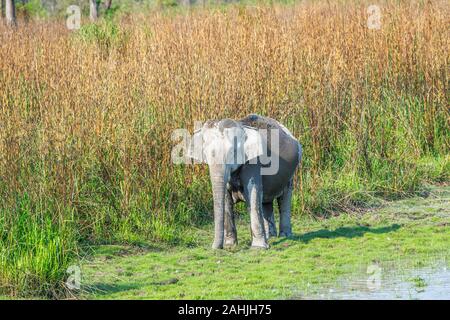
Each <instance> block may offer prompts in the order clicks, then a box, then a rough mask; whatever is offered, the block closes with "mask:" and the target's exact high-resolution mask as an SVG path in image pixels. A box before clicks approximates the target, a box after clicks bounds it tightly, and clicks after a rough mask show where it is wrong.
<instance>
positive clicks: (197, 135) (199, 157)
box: [187, 129, 206, 163]
mask: <svg viewBox="0 0 450 320" xmlns="http://www.w3.org/2000/svg"><path fill="white" fill-rule="evenodd" d="M187 156H188V157H189V158H192V159H194V160H195V161H197V162H198V163H202V162H203V163H205V162H206V159H205V157H203V133H202V130H201V129H199V130H195V131H194V136H193V137H192V139H191V142H190V143H189V146H188V150H187Z"/></svg>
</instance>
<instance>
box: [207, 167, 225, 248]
mask: <svg viewBox="0 0 450 320" xmlns="http://www.w3.org/2000/svg"><path fill="white" fill-rule="evenodd" d="M209 173H210V177H211V185H212V192H213V199H214V242H213V245H212V247H213V248H214V249H221V248H223V241H224V211H225V189H226V184H227V182H228V176H229V173H228V170H227V168H226V166H224V165H210V167H209Z"/></svg>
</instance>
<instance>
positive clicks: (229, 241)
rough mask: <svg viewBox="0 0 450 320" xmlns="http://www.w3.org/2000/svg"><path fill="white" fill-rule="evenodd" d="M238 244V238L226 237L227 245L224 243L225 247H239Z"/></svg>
mask: <svg viewBox="0 0 450 320" xmlns="http://www.w3.org/2000/svg"><path fill="white" fill-rule="evenodd" d="M237 244H238V242H237V239H236V238H232V237H230V238H227V237H225V243H224V247H235V246H237Z"/></svg>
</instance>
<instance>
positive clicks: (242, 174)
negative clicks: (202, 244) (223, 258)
mask: <svg viewBox="0 0 450 320" xmlns="http://www.w3.org/2000/svg"><path fill="white" fill-rule="evenodd" d="M269 132H270V135H269ZM269 136H270V139H269ZM187 156H188V158H192V159H194V160H196V161H197V163H206V164H208V166H209V174H210V180H211V184H212V192H213V202H214V242H213V244H212V247H213V248H214V249H223V248H224V247H229V246H235V245H237V232H236V226H235V219H234V205H235V204H236V203H238V202H240V201H244V202H245V203H246V206H247V210H248V211H249V214H250V221H251V235H252V243H251V246H252V248H266V249H267V248H268V247H269V246H268V238H269V237H272V236H277V230H276V225H275V219H274V214H273V203H274V201H275V200H277V203H278V206H279V211H280V222H279V236H280V237H289V236H290V235H291V234H292V227H291V198H292V189H293V182H292V181H293V177H294V174H295V171H296V169H297V167H298V166H299V164H300V162H301V159H302V145H301V144H300V143H299V142H298V141H297V139H295V138H294V136H293V135H292V134H291V133H290V132H289V130H288V129H287V128H286V127H284V126H283V125H282V124H280V123H279V122H277V121H276V120H274V119H271V118H268V117H263V116H260V115H257V114H251V115H249V116H247V117H245V118H243V119H240V120H232V119H228V118H227V119H221V120H208V121H207V122H205V124H204V125H203V126H202V127H201V128H200V129H199V130H197V131H195V132H194V136H193V139H192V140H191V142H190V144H189V147H188V153H187Z"/></svg>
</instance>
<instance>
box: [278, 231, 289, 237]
mask: <svg viewBox="0 0 450 320" xmlns="http://www.w3.org/2000/svg"><path fill="white" fill-rule="evenodd" d="M291 236H292V231H280V237H283V238H289V237H291Z"/></svg>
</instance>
